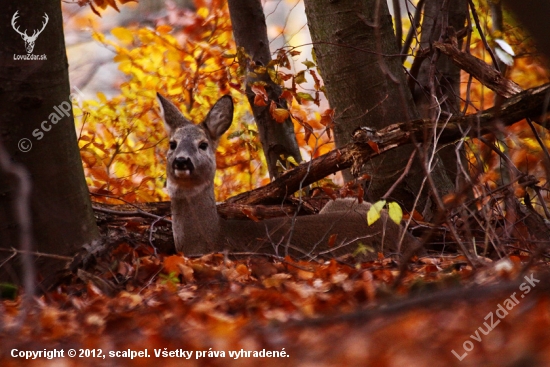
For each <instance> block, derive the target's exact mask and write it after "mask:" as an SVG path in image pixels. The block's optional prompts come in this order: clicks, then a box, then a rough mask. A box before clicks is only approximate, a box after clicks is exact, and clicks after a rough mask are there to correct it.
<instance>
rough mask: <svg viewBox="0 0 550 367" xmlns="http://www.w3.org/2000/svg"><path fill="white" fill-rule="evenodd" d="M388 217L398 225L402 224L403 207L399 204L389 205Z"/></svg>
mask: <svg viewBox="0 0 550 367" xmlns="http://www.w3.org/2000/svg"><path fill="white" fill-rule="evenodd" d="M388 215H389V216H390V219H391V220H393V221H394V222H395V223H397V224H400V223H401V219H403V210H401V207H400V206H399V204H397V203H389V204H388Z"/></svg>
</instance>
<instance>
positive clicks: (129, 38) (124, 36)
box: [111, 27, 134, 44]
mask: <svg viewBox="0 0 550 367" xmlns="http://www.w3.org/2000/svg"><path fill="white" fill-rule="evenodd" d="M111 33H112V34H113V36H115V37H116V38H118V39H119V40H120V41H121V42H122V43H125V44H130V43H132V42H133V41H134V35H133V34H132V32H130V31H129V30H127V29H126V28H124V27H116V28H113V30H112V31H111Z"/></svg>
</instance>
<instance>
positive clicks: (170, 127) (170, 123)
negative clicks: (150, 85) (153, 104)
mask: <svg viewBox="0 0 550 367" xmlns="http://www.w3.org/2000/svg"><path fill="white" fill-rule="evenodd" d="M157 101H158V104H159V107H160V117H162V120H163V121H164V127H165V128H166V131H167V132H168V133H169V134H171V133H173V132H174V131H176V129H177V128H179V127H182V126H183V125H186V124H190V123H191V121H189V120H187V119H186V118H185V117H184V116H183V115H182V113H181V112H180V110H179V109H178V108H177V107H176V106H175V105H174V104H173V103H172V102H170V101H169V100H167V99H166V98H164V97H163V96H162V95H161V94H160V93H157Z"/></svg>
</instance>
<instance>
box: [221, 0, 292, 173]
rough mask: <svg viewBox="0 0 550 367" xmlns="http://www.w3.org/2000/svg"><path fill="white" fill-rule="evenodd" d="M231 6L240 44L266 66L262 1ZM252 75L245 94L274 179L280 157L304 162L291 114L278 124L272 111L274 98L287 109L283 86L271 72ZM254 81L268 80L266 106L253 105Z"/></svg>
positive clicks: (232, 0) (240, 0)
mask: <svg viewBox="0 0 550 367" xmlns="http://www.w3.org/2000/svg"><path fill="white" fill-rule="evenodd" d="M228 5H229V13H230V16H231V24H232V26H233V36H234V37H235V42H236V43H237V47H242V48H244V50H245V52H246V53H247V54H248V56H250V59H251V61H253V62H254V63H255V64H256V65H262V66H267V65H268V64H269V62H270V61H271V52H270V50H269V41H268V39H267V27H266V24H265V16H264V13H263V8H262V4H261V2H260V0H229V1H228ZM241 61H242V60H241ZM250 74H251V73H248V76H247V77H246V96H247V97H248V102H249V103H250V107H251V108H252V113H253V114H254V119H255V120H256V125H257V126H258V131H259V133H260V141H261V143H262V147H263V149H264V154H265V158H266V161H267V167H268V170H269V176H270V177H271V178H272V179H273V178H276V177H279V175H280V173H279V171H278V169H277V161H278V160H286V158H287V157H293V158H294V159H295V160H296V162H301V161H302V157H301V154H300V149H299V147H298V142H297V141H296V136H295V134H294V126H293V124H292V121H291V119H290V117H289V118H287V119H286V120H285V121H284V122H283V123H278V122H276V121H275V120H274V119H273V117H272V116H271V114H270V112H269V106H270V102H271V101H274V102H275V103H276V104H277V107H279V108H287V104H286V100H285V99H284V98H279V97H280V95H281V92H282V90H281V87H280V86H279V85H277V84H275V83H274V82H273V81H272V80H271V78H270V77H269V74H268V73H261V74H259V73H255V74H256V76H254V77H250ZM254 82H263V83H266V85H265V90H266V92H267V94H268V98H269V101H268V102H267V106H257V105H256V104H254V98H255V96H256V95H255V94H254V92H253V91H252V89H251V88H252V85H253V83H254ZM281 155H282V156H283V157H284V158H283V159H281Z"/></svg>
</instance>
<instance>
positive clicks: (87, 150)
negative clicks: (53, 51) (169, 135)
mask: <svg viewBox="0 0 550 367" xmlns="http://www.w3.org/2000/svg"><path fill="white" fill-rule="evenodd" d="M188 21H189V23H191V25H190V26H188V27H185V28H182V29H180V30H174V29H172V28H171V27H170V26H168V25H160V26H157V27H156V29H154V30H152V29H148V28H141V29H133V30H131V29H126V28H115V29H113V30H112V34H113V35H114V36H115V37H116V40H115V41H112V40H110V39H108V38H107V37H106V36H105V35H103V34H99V33H96V34H95V35H94V36H95V38H96V39H97V40H98V41H99V42H102V43H103V44H105V45H107V46H109V47H111V48H113V49H114V51H115V52H116V56H115V61H116V62H117V63H118V64H119V69H120V70H121V71H122V72H124V73H125V74H127V75H128V77H129V78H128V81H127V82H125V83H123V84H122V85H121V86H120V92H121V94H120V95H119V96H116V97H114V98H112V99H110V100H108V99H106V98H105V96H103V95H102V94H101V93H98V98H99V102H97V101H93V100H88V101H85V102H84V103H83V105H82V106H81V108H80V111H82V112H83V114H82V118H81V120H80V121H79V128H80V129H82V133H81V135H80V139H79V142H80V147H81V155H82V159H83V161H84V163H85V167H86V170H87V175H86V176H87V180H88V185H89V186H90V187H91V190H92V191H95V192H100V193H107V194H112V195H117V196H121V197H123V198H124V199H126V200H129V201H133V200H137V201H151V200H159V199H165V200H166V199H167V196H166V194H165V193H164V191H163V185H164V181H165V173H164V171H165V152H166V151H167V149H168V142H167V139H166V133H165V131H164V127H163V123H162V121H161V119H160V117H159V114H158V106H157V103H156V92H157V91H158V92H160V93H161V94H163V95H164V96H166V97H167V98H169V99H170V100H171V101H173V102H174V103H175V104H176V105H177V106H179V107H180V109H181V110H182V111H183V112H184V114H185V115H186V117H188V118H189V119H191V120H192V121H195V122H200V121H202V119H204V117H205V115H206V113H207V112H208V110H209V109H210V107H211V106H212V105H213V104H214V103H215V102H216V101H217V99H218V98H219V97H221V96H222V95H224V94H232V95H233V96H234V100H235V102H236V103H235V107H236V109H235V118H234V123H233V125H232V127H231V130H230V136H232V137H236V136H238V137H239V139H224V140H223V141H222V142H221V144H220V149H219V153H220V154H219V155H218V162H217V163H218V167H219V168H220V169H221V170H222V172H223V175H222V177H218V178H217V180H218V181H217V182H216V184H217V187H218V197H220V198H224V197H227V195H228V194H229V193H235V192H240V191H246V190H250V189H251V188H254V187H256V185H257V182H262V178H263V177H264V176H265V170H264V168H263V165H261V161H260V157H261V155H260V154H259V153H260V150H261V147H260V145H259V143H258V139H257V137H256V135H257V134H256V130H255V126H254V125H251V124H250V122H251V121H252V120H251V117H250V116H249V115H248V106H247V105H246V101H245V99H244V98H243V96H242V95H241V93H240V92H239V91H240V84H239V83H240V81H239V79H238V77H237V76H236V69H237V65H236V64H235V62H234V60H233V59H232V58H227V57H224V55H225V54H226V53H228V50H234V49H235V44H234V41H233V39H232V33H231V25H230V23H229V16H228V13H227V9H226V7H216V6H213V7H212V9H211V10H209V9H207V8H200V9H199V10H198V11H197V12H196V14H193V16H192V19H189V20H188ZM231 87H232V88H233V91H232V90H231ZM235 89H236V91H235ZM78 112H79V111H77V115H78V114H79V113H78ZM222 182H223V185H222V184H221V183H222Z"/></svg>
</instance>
